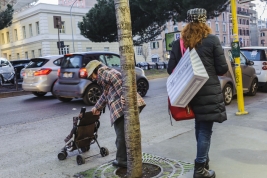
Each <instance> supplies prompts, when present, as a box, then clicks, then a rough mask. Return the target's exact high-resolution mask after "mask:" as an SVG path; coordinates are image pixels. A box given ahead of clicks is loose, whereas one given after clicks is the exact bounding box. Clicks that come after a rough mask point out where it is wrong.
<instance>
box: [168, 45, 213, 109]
mask: <svg viewBox="0 0 267 178" xmlns="http://www.w3.org/2000/svg"><path fill="white" fill-rule="evenodd" d="M208 79H209V76H208V74H207V71H206V69H205V67H204V65H203V63H202V61H201V59H200V58H199V56H198V54H197V52H196V50H195V49H192V50H191V51H189V48H188V49H187V50H186V52H185V53H184V55H183V57H182V58H181V60H180V61H179V63H178V65H177V66H176V67H175V69H174V70H173V72H172V74H171V75H170V76H169V77H168V80H167V92H168V95H169V98H170V103H171V105H172V106H177V107H183V108H184V107H186V106H187V105H188V103H189V102H190V101H191V100H192V98H193V97H194V96H195V95H196V93H197V92H198V91H199V90H200V88H201V87H202V86H203V85H204V84H205V83H206V81H207V80H208Z"/></svg>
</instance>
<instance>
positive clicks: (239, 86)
mask: <svg viewBox="0 0 267 178" xmlns="http://www.w3.org/2000/svg"><path fill="white" fill-rule="evenodd" d="M246 2H248V1H246ZM231 8H232V23H233V42H232V44H231V47H232V56H233V58H234V61H235V81H236V91H237V105H238V111H237V112H236V115H238V116H240V115H245V114H248V112H247V111H245V106H244V105H245V104H244V96H243V83H242V71H241V67H240V46H239V38H238V24H237V13H236V0H231Z"/></svg>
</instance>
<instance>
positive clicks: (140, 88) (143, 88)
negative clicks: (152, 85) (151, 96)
mask: <svg viewBox="0 0 267 178" xmlns="http://www.w3.org/2000/svg"><path fill="white" fill-rule="evenodd" d="M147 90H148V82H147V81H146V80H144V79H139V80H138V81H137V92H138V93H139V94H140V95H141V96H142V97H144V96H146V93H147Z"/></svg>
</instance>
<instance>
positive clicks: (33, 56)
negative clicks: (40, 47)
mask: <svg viewBox="0 0 267 178" xmlns="http://www.w3.org/2000/svg"><path fill="white" fill-rule="evenodd" d="M32 58H35V55H34V50H32Z"/></svg>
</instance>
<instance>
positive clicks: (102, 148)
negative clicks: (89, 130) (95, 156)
mask: <svg viewBox="0 0 267 178" xmlns="http://www.w3.org/2000/svg"><path fill="white" fill-rule="evenodd" d="M100 154H101V156H102V157H105V156H107V155H109V151H108V149H107V148H106V147H101V148H100Z"/></svg>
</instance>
